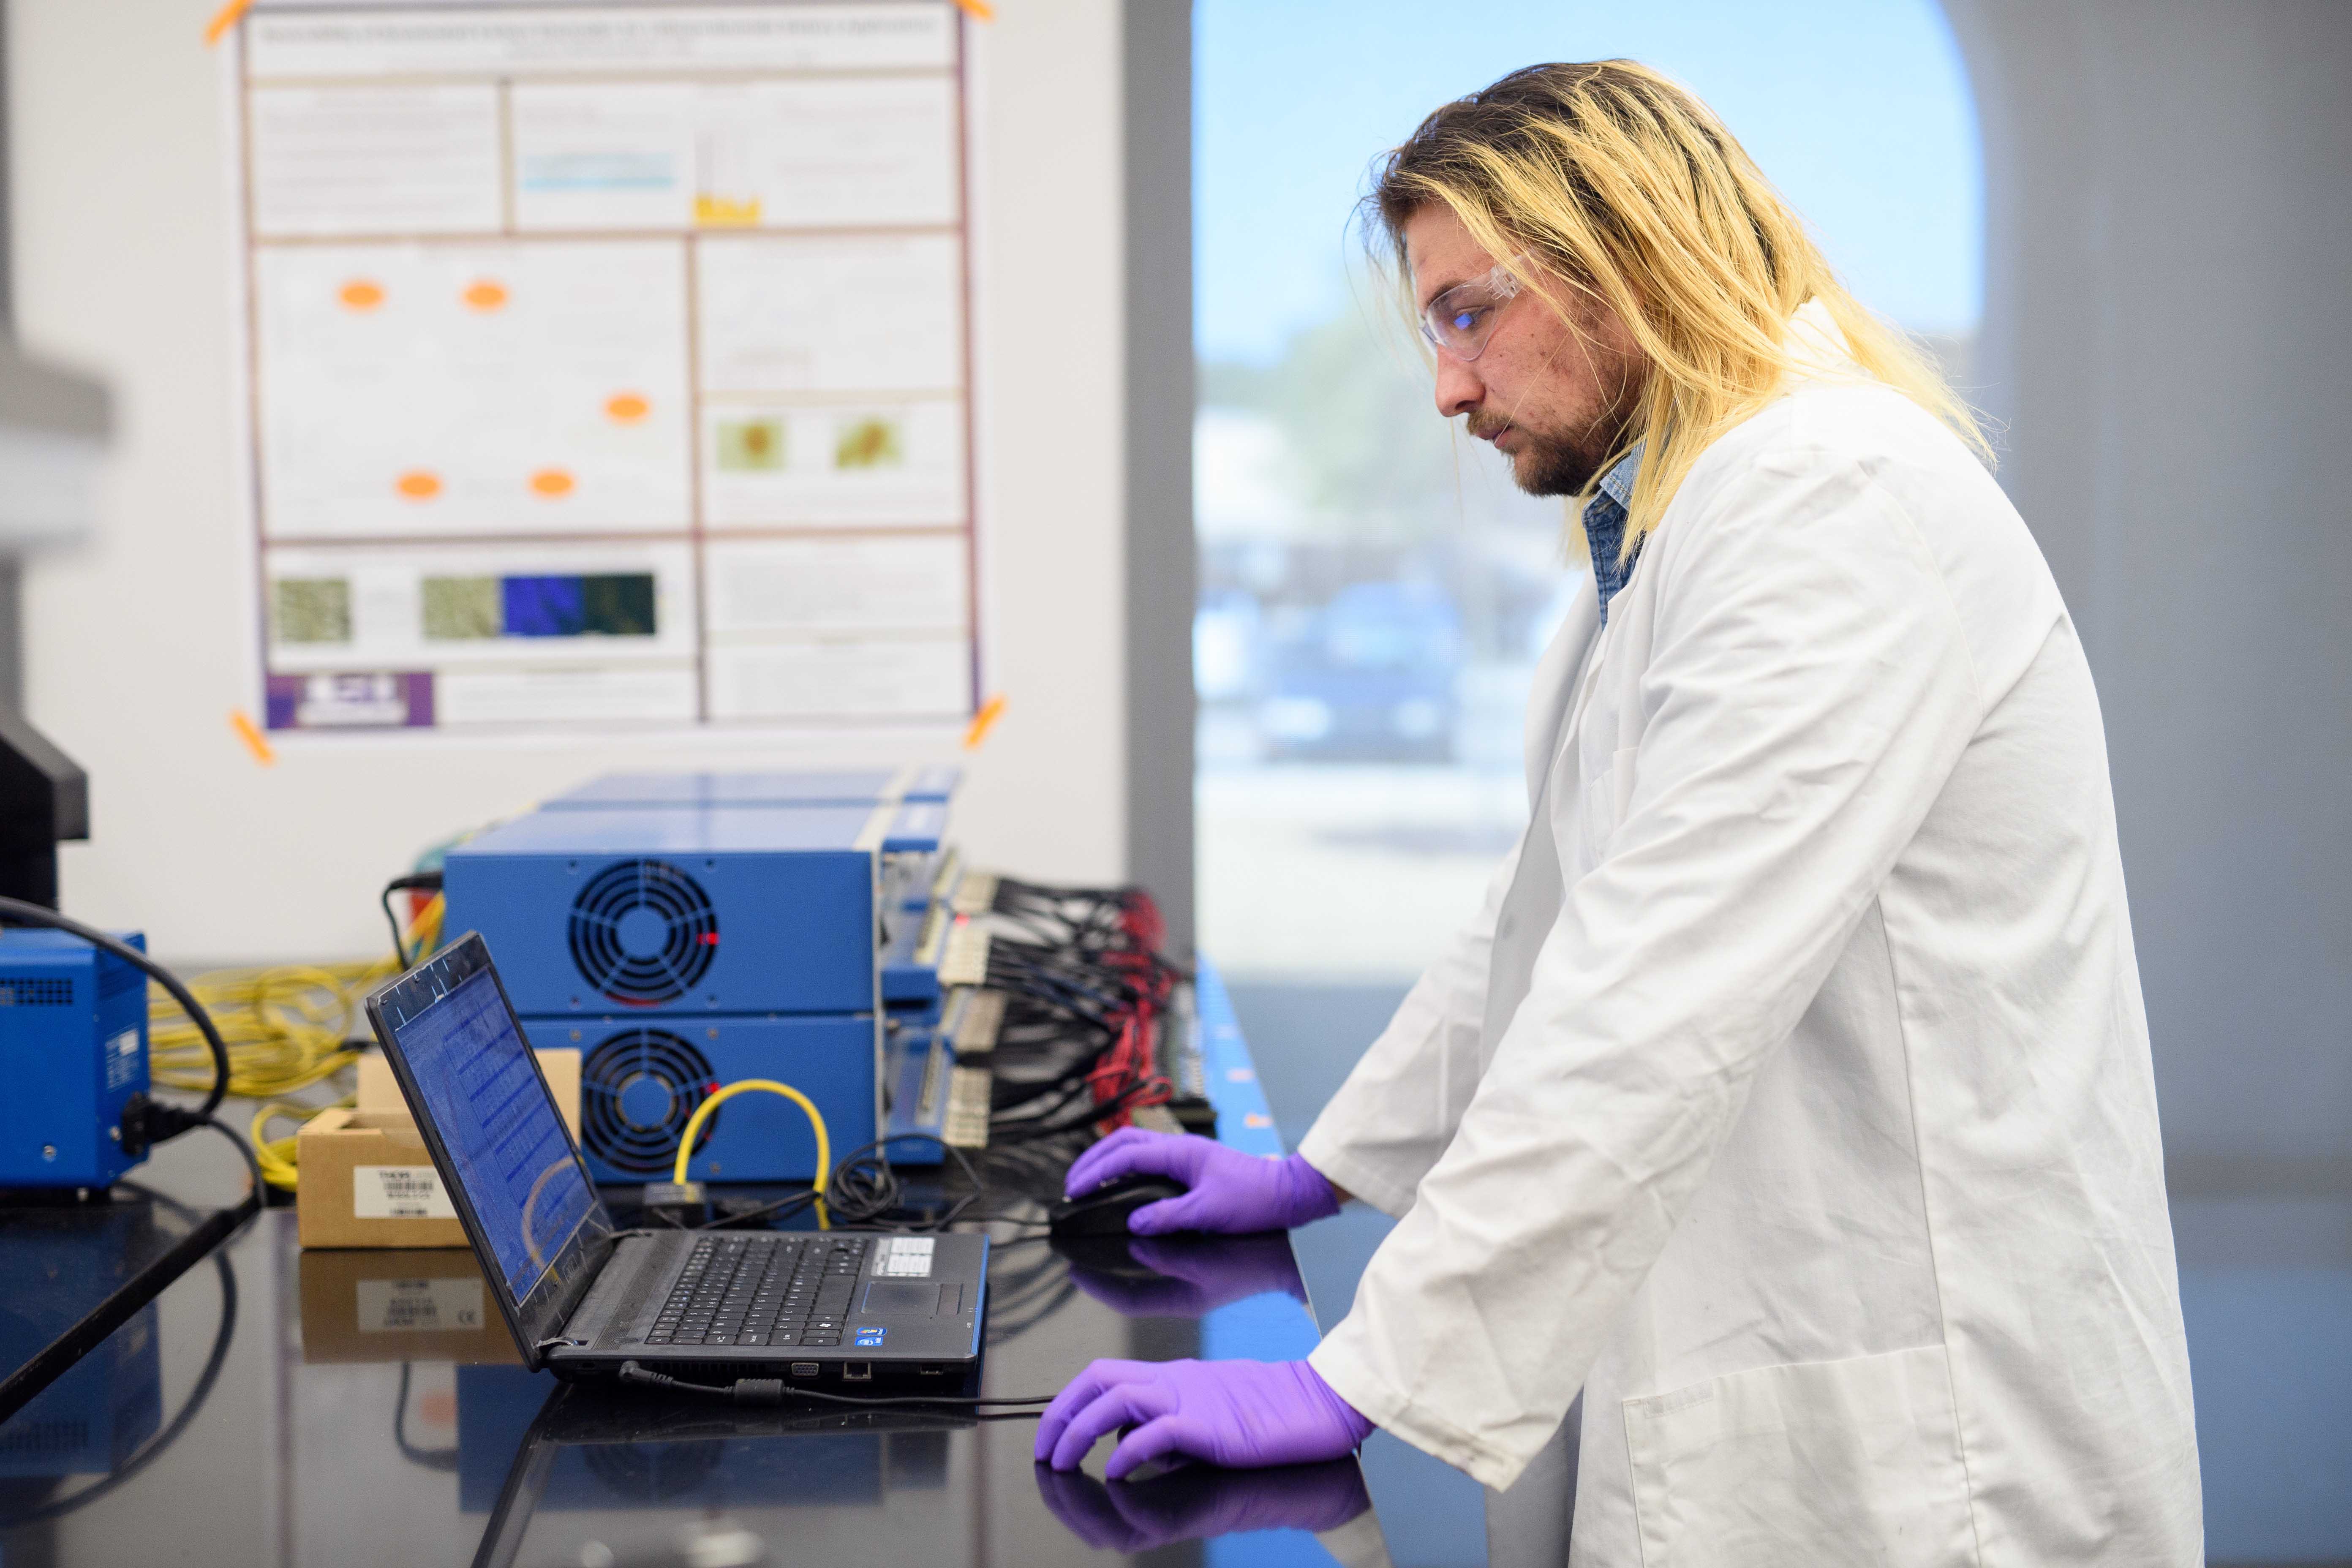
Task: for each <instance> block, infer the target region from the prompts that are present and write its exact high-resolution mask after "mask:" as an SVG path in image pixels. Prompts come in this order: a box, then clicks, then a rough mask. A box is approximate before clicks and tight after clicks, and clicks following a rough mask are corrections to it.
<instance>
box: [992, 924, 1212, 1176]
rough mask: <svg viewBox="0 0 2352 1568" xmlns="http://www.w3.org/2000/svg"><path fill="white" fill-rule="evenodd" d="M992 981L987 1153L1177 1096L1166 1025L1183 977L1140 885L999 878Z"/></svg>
mask: <svg viewBox="0 0 2352 1568" xmlns="http://www.w3.org/2000/svg"><path fill="white" fill-rule="evenodd" d="M984 918H986V919H988V920H989V921H991V923H992V930H993V931H994V933H995V934H994V936H993V939H992V941H991V942H990V944H989V950H988V977H987V984H988V985H989V987H990V988H991V989H992V990H996V991H1001V992H1003V993H1004V994H1005V997H1006V1004H1005V1014H1004V1024H1003V1028H1002V1029H1001V1030H1000V1031H999V1032H998V1036H997V1043H996V1050H995V1055H994V1057H993V1058H992V1065H993V1068H994V1072H995V1079H996V1081H995V1087H994V1100H993V1107H992V1109H993V1112H994V1114H993V1115H992V1117H991V1119H990V1128H991V1132H990V1142H991V1144H992V1145H996V1144H1004V1143H1020V1142H1030V1141H1034V1140H1038V1139H1045V1138H1055V1137H1059V1136H1062V1135H1063V1134H1066V1133H1075V1132H1081V1131H1087V1130H1088V1129H1096V1128H1098V1129H1100V1130H1102V1131H1110V1130H1112V1129H1115V1128H1118V1127H1123V1126H1125V1125H1127V1124H1128V1123H1129V1121H1131V1120H1132V1118H1133V1115H1134V1112H1135V1111H1136V1110H1139V1108H1141V1107H1144V1106H1150V1105H1161V1104H1165V1103H1166V1102H1167V1101H1168V1100H1169V1099H1170V1097H1171V1094H1172V1093H1173V1090H1172V1089H1171V1086H1170V1084H1169V1082H1168V1080H1167V1079H1165V1078H1164V1077H1162V1076H1161V1075H1160V1070H1159V1067H1158V1052H1157V1042H1158V1039H1159V1029H1160V1020H1161V1019H1162V1018H1164V1017H1165V1016H1166V1015H1167V1013H1168V1010H1169V1005H1170V1003H1171V999H1172V997H1173V994H1174V992H1175V988H1176V984H1177V983H1178V982H1179V981H1181V980H1182V979H1183V978H1184V975H1183V973H1182V972H1181V970H1179V969H1178V968H1177V967H1176V966H1175V965H1174V964H1172V963H1169V962H1168V960H1167V959H1165V958H1164V957H1162V956H1161V955H1160V943H1161V942H1162V941H1164V940H1165V938H1166V935H1167V924H1166V921H1164V920H1163V919H1162V918H1161V916H1160V907H1159V905H1158V904H1157V903H1155V902H1154V901H1153V900H1152V898H1151V895H1150V893H1147V892H1145V891H1144V890H1143V889H1140V888H1111V889H1094V888H1053V887H1044V886H1040V885H1038V884H1036V883H1033V882H1020V881H1015V880H1013V879H1010V878H1003V879H999V880H998V882H997V885H996V891H995V898H994V900H993V902H992V906H991V908H990V910H989V911H988V914H987V915H986V916H985V917H984Z"/></svg>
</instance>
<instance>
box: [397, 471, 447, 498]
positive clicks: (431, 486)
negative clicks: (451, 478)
mask: <svg viewBox="0 0 2352 1568" xmlns="http://www.w3.org/2000/svg"><path fill="white" fill-rule="evenodd" d="M392 488H393V489H396V490H398V491H399V492H400V493H401V494H402V495H404V496H406V497H407V498H408V499H409V500H432V499H433V498H434V497H435V496H437V495H439V494H440V493H441V476H440V475H438V474H436V473H434V472H433V471H432V470H431V469H429V468H411V469H409V470H408V472H406V473H404V474H403V475H401V476H400V478H398V479H394V481H393V482H392Z"/></svg>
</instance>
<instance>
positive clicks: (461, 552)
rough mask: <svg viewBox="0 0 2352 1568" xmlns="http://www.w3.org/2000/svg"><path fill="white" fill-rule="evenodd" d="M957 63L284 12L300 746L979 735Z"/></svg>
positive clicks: (750, 35) (268, 615) (604, 9)
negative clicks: (625, 737) (484, 738)
mask: <svg viewBox="0 0 2352 1568" xmlns="http://www.w3.org/2000/svg"><path fill="white" fill-rule="evenodd" d="M962 27H963V22H962V20H961V13H960V12H959V11H958V9H957V7H956V6H955V5H953V4H952V3H951V0H870V3H866V4H854V5H852V4H827V3H824V0H738V3H734V4H714V5H661V4H650V5H646V4H641V5H566V6H546V5H517V6H513V7H498V6H466V7H463V8H450V7H441V8H427V7H423V6H419V7H416V8H415V9H408V8H404V7H401V6H398V5H383V4H360V3H354V4H348V5H332V4H327V5H320V4H316V3H315V0H314V3H310V4H305V5H302V6H300V7H299V8H296V7H293V6H291V5H289V6H286V7H284V8H279V7H277V6H273V5H268V4H267V3H266V0H265V4H263V5H257V6H256V7H255V8H254V9H253V10H252V11H250V12H249V13H247V16H246V17H245V19H244V20H243V22H242V23H241V24H240V25H239V27H238V29H237V37H236V55H235V59H234V62H233V67H232V69H233V79H234V90H235V92H236V107H237V110H238V111H239V112H238V115H237V119H238V123H239V127H240V137H239V142H238V170H237V173H238V177H239V181H240V186H241V189H242V191H243V195H244V202H243V219H244V238H245V252H246V254H245V261H246V265H245V287H246V290H247V310H246V317H245V319H246V325H247V332H246V338H245V341H244V342H243V343H242V344H241V345H240V347H241V350H242V352H243V353H245V355H246V356H247V366H246V369H247V380H248V384H249V385H250V388H251V398H250V410H249V418H248V426H249V434H250V443H251V447H250V463H251V468H252V486H251V494H252V505H253V511H254V519H253V521H254V526H253V529H252V534H251V537H252V539H253V546H254V550H255V577H256V581H257V584H258V585H259V590H260V592H259V601H260V605H259V607H260V616H259V621H260V625H259V626H258V634H259V639H260V640H259V647H260V648H261V653H262V658H261V674H262V680H263V684H264V688H265V689H264V691H263V692H261V693H260V694H259V695H260V697H261V698H262V700H263V704H264V707H265V709H266V711H267V713H268V725H269V727H270V728H271V729H273V730H278V731H304V730H317V731H348V730H352V729H371V728H377V729H381V728H392V729H400V730H405V731H412V732H413V731H417V730H420V729H446V730H476V731H478V730H486V729H498V728H503V727H512V728H520V729H546V728H549V727H557V728H571V729H580V728H600V727H609V726H614V725H622V726H678V725H714V726H744V725H779V724H785V725H811V724H813V725H827V726H836V725H857V724H876V723H891V724H905V723H908V722H922V721H954V720H956V719H958V718H961V717H962V716H965V715H968V714H970V713H971V710H972V709H973V706H974V690H975V681H976V678H977V668H976V658H977V647H978V644H977V626H976V625H975V620H976V615H975V595H974V592H973V574H974V564H973V542H974V525H973V504H972V489H973V485H972V456H971V445H972V441H971V432H972V409H971V336H970V334H971V327H970V311H969V309H968V297H969V272H970V267H969V258H970V247H969V243H968V240H969V230H968V225H969V218H970V214H969V211H968V202H967V198H966V193H965V180H964V174H963V172H964V167H965V162H964V140H965V138H964V124H965V119H964V98H965V92H964V64H963V59H964V38H963V33H962Z"/></svg>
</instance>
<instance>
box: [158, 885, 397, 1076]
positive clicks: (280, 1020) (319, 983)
mask: <svg viewBox="0 0 2352 1568" xmlns="http://www.w3.org/2000/svg"><path fill="white" fill-rule="evenodd" d="M441 909H442V904H441V900H440V899H439V897H437V896H436V897H435V898H434V899H433V900H432V901H431V902H429V903H427V904H426V905H425V908H424V909H423V910H421V911H419V912H418V914H417V916H416V918H415V920H414V921H411V922H410V924H409V927H408V931H407V933H406V951H409V952H426V951H429V950H430V948H431V947H432V945H433V943H434V942H436V941H437V940H438V938H439V935H440V931H441ZM400 968H401V966H398V965H395V964H394V963H393V962H392V961H391V960H390V959H378V960H376V961H375V962H374V963H318V964H282V965H279V966H278V967H276V968H270V969H224V970H218V971H215V972H214V973H209V974H199V975H197V976H196V977H195V978H194V980H192V981H190V982H189V983H188V989H189V990H190V991H191V992H192V993H194V995H195V998H196V1000H197V1001H199V1002H201V1003H203V1004H204V1006H205V1011H206V1012H208V1013H210V1014H211V1015H212V1017H213V1022H214V1024H215V1026H217V1027H218V1028H219V1030H220V1033H221V1037H222V1038H223V1039H224V1040H226V1042H227V1045H228V1066H229V1077H228V1090H227V1091H228V1092H229V1093H230V1094H233V1095H236V1096H237V1097H238V1098H239V1099H242V1100H275V1099H278V1098H280V1097H282V1096H285V1095H289V1094H293V1093H295V1092H296V1091H298V1090H299V1089H308V1088H310V1086H311V1085H312V1084H314V1083H318V1082H320V1081H321V1080H322V1079H328V1078H331V1077H332V1076H333V1075H334V1074H335V1073H336V1072H338V1071H339V1070H341V1068H345V1067H348V1066H349V1065H351V1064H352V1062H355V1061H357V1060H358V1059H359V1056H360V1048H359V1047H358V1046H357V1045H354V1044H353V1043H352V1039H353V1037H354V1036H355V1035H358V1034H360V1033H362V1032H363V1031H364V1029H365V1025H364V1024H363V1023H362V1020H361V1018H360V1003H361V1002H362V1000H363V999H364V998H365V997H366V995H367V994H368V992H369V991H371V990H372V989H373V988H374V987H375V986H376V985H378V984H381V983H382V982H383V981H386V980H389V979H391V978H392V977H393V976H394V975H395V974H397V973H400ZM147 1061H148V1070H149V1073H150V1075H151V1076H152V1078H153V1079H154V1081H155V1082H157V1083H159V1084H162V1085H163V1086H164V1087H166V1088H169V1089H210V1088H211V1087H212V1082H213V1066H212V1060H211V1058H210V1056H209V1054H208V1053H207V1050H206V1047H205V1038H204V1037H203V1035H202V1034H200V1033H199V1032H198V1031H197V1028H196V1026H195V1025H194V1023H193V1022H192V1021H191V1020H190V1019H189V1017H188V1016H187V1013H186V1012H185V1010H184V1009H183V1008H182V1007H181V1006H180V1005H179V1004H178V1003H177V1002H175V1001H173V999H172V997H171V996H170V995H169V994H167V993H165V992H164V990H163V987H161V986H152V987H151V988H150V989H149V991H148V1001H147ZM296 1109H299V1110H309V1109H312V1108H310V1107H298V1108H296Z"/></svg>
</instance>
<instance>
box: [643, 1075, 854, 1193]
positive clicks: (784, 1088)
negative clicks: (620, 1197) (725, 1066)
mask: <svg viewBox="0 0 2352 1568" xmlns="http://www.w3.org/2000/svg"><path fill="white" fill-rule="evenodd" d="M754 1089H758V1090H761V1091H763V1092H765V1093H768V1094H781V1095H782V1096H783V1097H784V1098H785V1099H786V1100H791V1101H792V1102H793V1104H794V1105H797V1106H799V1107H800V1108H801V1109H802V1110H804V1111H806V1112H807V1113H808V1119H809V1125H810V1126H811V1127H813V1128H814V1129H815V1130H816V1183H815V1185H816V1197H817V1210H816V1212H817V1223H818V1224H819V1225H820V1226H824V1224H825V1218H824V1179H825V1177H826V1176H827V1175H829V1174H830V1173H832V1171H833V1142H832V1140H831V1139H829V1138H827V1137H826V1136H825V1132H824V1112H823V1111H821V1110H817V1108H816V1101H814V1100H811V1099H810V1098H809V1097H808V1096H807V1095H805V1094H803V1093H802V1092H801V1091H800V1090H799V1089H794V1088H793V1086H792V1085H791V1084H788V1083H778V1082H777V1081H776V1080H775V1079H772V1078H747V1079H739V1080H737V1081H736V1082H734V1083H730V1084H729V1085H728V1086H727V1087H726V1088H724V1089H720V1090H719V1092H718V1093H716V1094H714V1095H712V1096H711V1097H710V1098H709V1100H704V1101H703V1102H702V1103H701V1104H700V1105H698V1106H696V1107H695V1108H694V1114H693V1115H691V1116H689V1117H688V1118H687V1119H686V1131H684V1132H682V1133H680V1134H679V1135H678V1140H677V1169H675V1170H674V1171H672V1172H671V1173H670V1180H671V1181H672V1182H674V1183H676V1184H678V1185H680V1186H683V1185H685V1184H686V1167H687V1163H688V1161H690V1160H692V1159H693V1158H694V1140H695V1138H696V1137H697V1136H698V1134H699V1133H700V1132H701V1131H702V1127H703V1123H705V1122H707V1121H709V1120H710V1118H711V1117H712V1116H713V1115H714V1114H715V1113H716V1112H717V1111H718V1110H719V1107H720V1106H722V1105H724V1104H726V1103H727V1102H728V1101H729V1100H732V1099H734V1098H735V1097H736V1096H737V1095H739V1094H749V1093H751V1091H752V1090H754Z"/></svg>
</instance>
